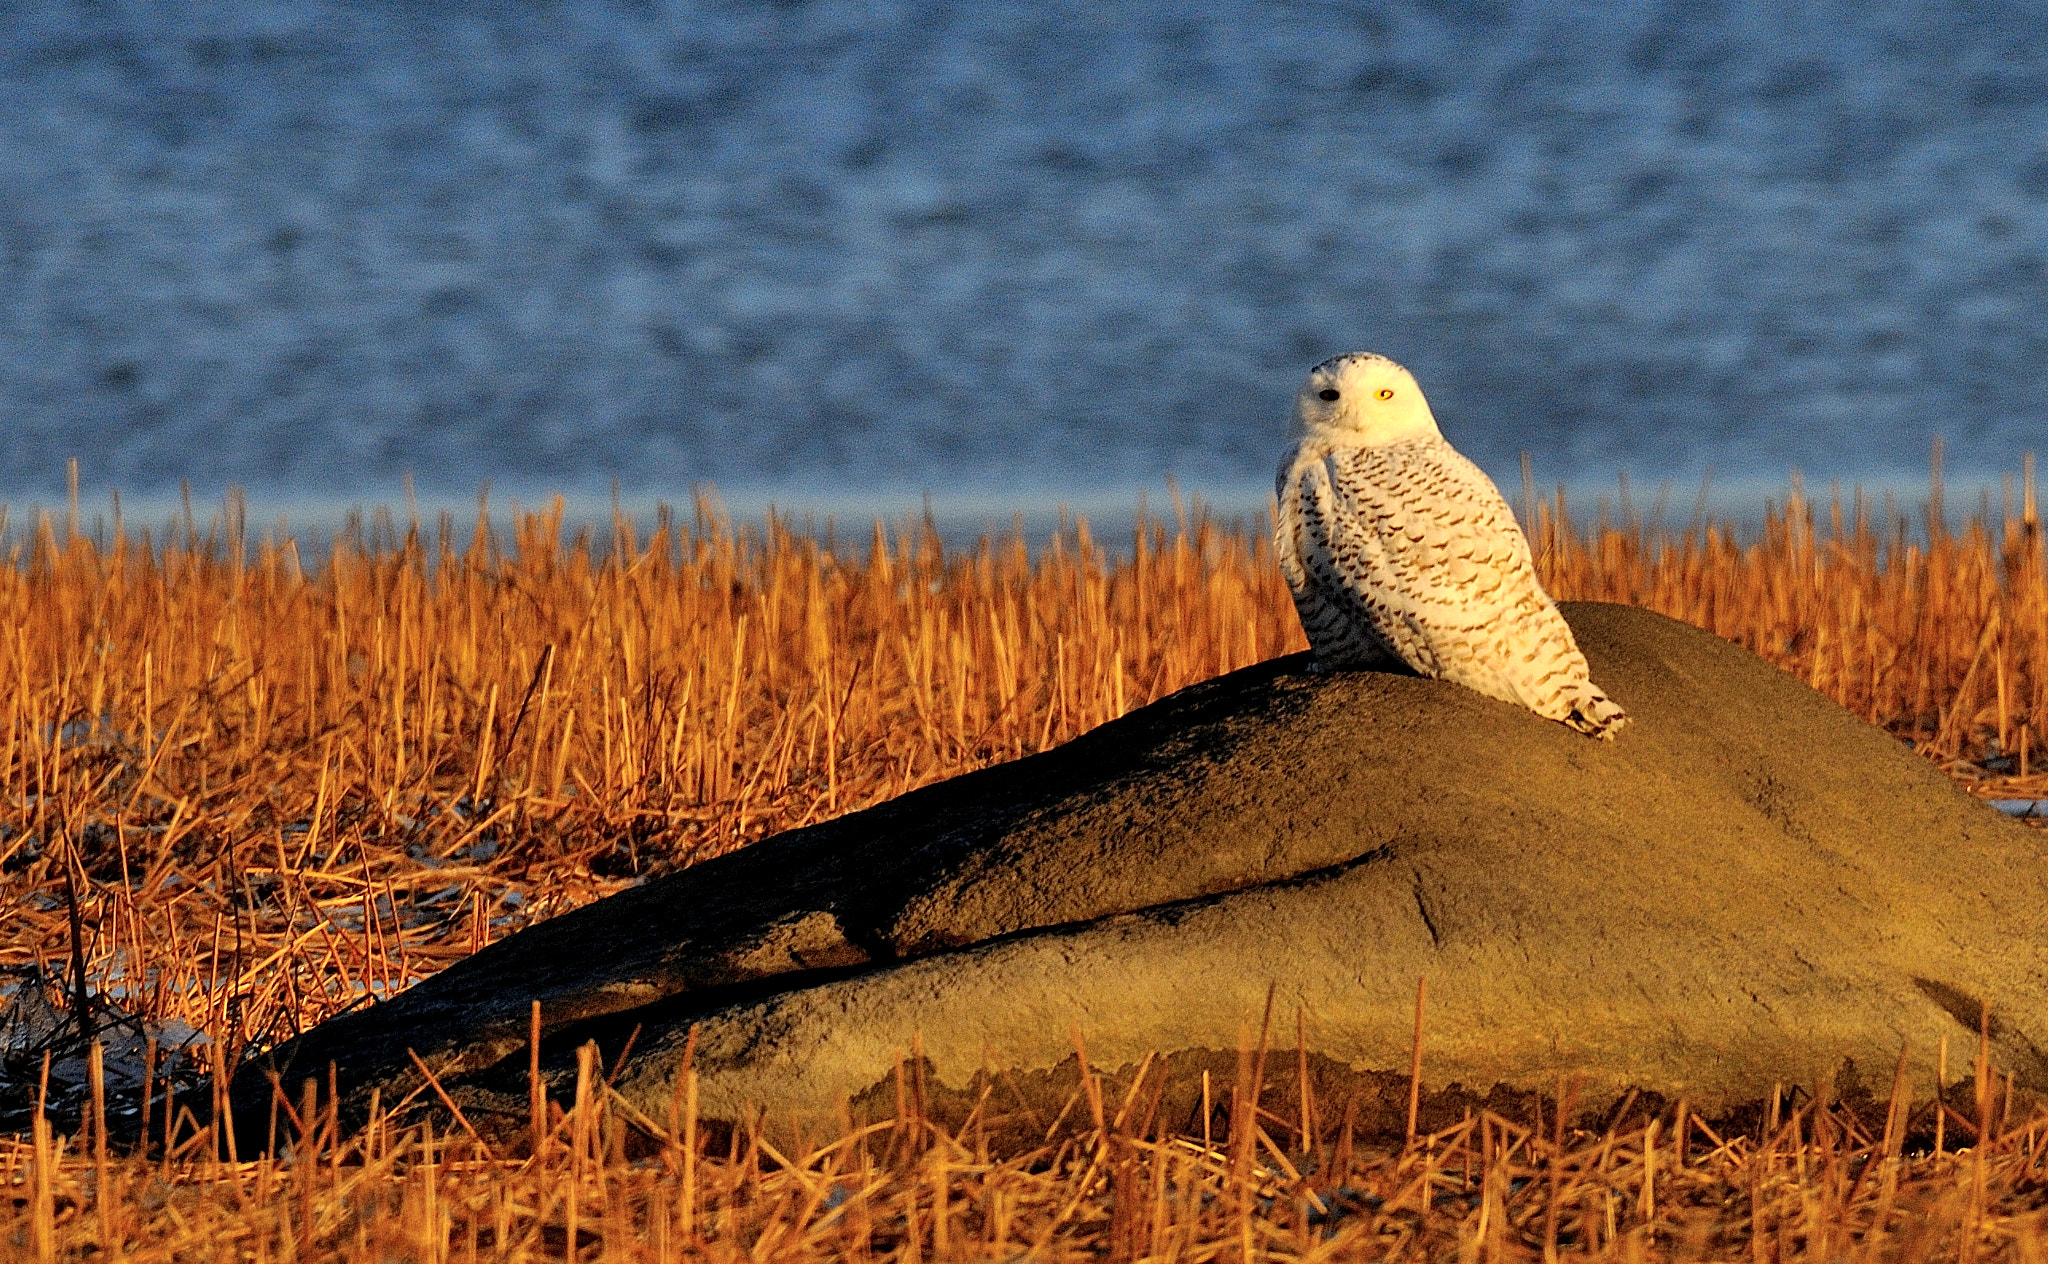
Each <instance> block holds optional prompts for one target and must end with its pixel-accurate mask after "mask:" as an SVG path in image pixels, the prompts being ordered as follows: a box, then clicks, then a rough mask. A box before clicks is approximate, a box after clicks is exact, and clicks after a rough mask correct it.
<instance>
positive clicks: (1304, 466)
mask: <svg viewBox="0 0 2048 1264" xmlns="http://www.w3.org/2000/svg"><path fill="white" fill-rule="evenodd" d="M1294 411H1295V421H1296V442H1295V445H1294V448H1293V450H1292V451H1290V452H1289V453H1288V454H1287V458H1286V460H1284V461H1282V462H1281V464H1280V476H1279V479H1278V483H1277V486H1276V489H1275V490H1276V492H1277V494H1278V496H1279V501H1280V503H1279V516H1278V517H1277V518H1276V519H1275V521H1274V529H1273V543H1274V547H1275V549H1276V550H1277V551H1278V553H1279V557H1280V569H1281V572H1282V574H1284V575H1285V576H1286V579H1287V586H1288V588H1289V589H1291V590H1292V591H1293V593H1294V608H1295V610H1296V611H1297V612H1298V613H1299V614H1300V615H1301V626H1302V629H1303V630H1304V631H1306V632H1307V633H1308V640H1309V644H1310V646H1312V647H1313V648H1314V650H1315V655H1316V659H1317V662H1318V663H1319V665H1321V666H1323V667H1326V668H1338V667H1368V666H1373V665H1385V664H1387V663H1388V662H1389V660H1390V659H1391V660H1399V661H1400V662H1403V663H1406V664H1407V665H1408V666H1409V667H1411V668H1413V669H1414V670H1415V671H1417V672H1419V673H1420V674H1422V675H1424V676H1433V677H1436V678H1437V679H1440V680H1449V681H1454V682H1456V683H1457V684H1461V685H1464V686H1465V687H1466V688H1468V689H1476V690H1478V691H1479V692H1480V693H1483V694H1486V695H1487V696H1489V697H1493V698H1499V699H1501V700H1502V701H1504V702H1513V703H1517V704H1519V705H1521V706H1525V707H1527V708H1529V709H1530V710H1531V711H1534V712H1535V713H1536V714H1537V715H1540V716H1543V717H1545V718H1547V719H1552V720H1558V721H1561V722H1563V723H1565V724H1568V725H1570V726H1571V727H1572V728H1575V729H1577V730H1579V731H1580V732H1581V733H1587V734H1591V735H1592V736H1594V737H1600V738H1609V739H1611V738H1612V737H1613V736H1614V734H1615V731H1616V730H1617V729H1619V728H1621V727H1622V726H1623V725H1624V724H1626V723H1628V715H1627V713H1626V712H1624V711H1623V710H1622V709H1621V708H1620V707H1619V706H1618V705H1616V704H1615V702H1614V701H1613V699H1611V698H1609V697H1608V696H1607V695H1606V694H1604V693H1602V692H1600V688H1599V686H1597V685H1595V684H1594V683H1593V682H1592V680H1591V679H1590V678H1589V677H1588V673H1587V668H1586V658H1585V655H1583V654H1581V653H1579V647H1578V643H1577V642H1576V641H1574V640H1573V639H1572V630H1571V628H1569V627H1568V626H1566V624H1565V621H1564V616H1563V615H1560V614H1559V613H1558V612H1557V607H1556V605H1554V604H1553V603H1552V602H1551V600H1550V596H1549V594H1547V593H1545V592H1544V591H1543V587H1542V585H1540V584H1538V583H1537V582H1536V567H1535V564H1534V562H1533V561H1532V560H1531V558H1530V556H1529V542H1528V540H1527V539H1526V538H1525V537H1524V536H1523V535H1522V529H1521V528H1520V527H1519V526H1517V525H1516V524H1515V517H1514V514H1513V513H1511V512H1510V511H1509V510H1508V505H1507V501H1505V500H1503V499H1502V498H1501V494H1500V489H1499V488H1497V487H1495V486H1494V485H1493V480H1491V479H1489V478H1487V477H1486V475H1485V474H1484V473H1483V472H1481V471H1480V469H1479V467H1478V466H1476V465H1474V464H1472V462H1470V461H1468V460H1466V459H1465V458H1464V457H1462V456H1460V455H1458V453H1457V451H1456V450H1455V449H1453V448H1452V447H1451V445H1450V444H1449V443H1448V442H1446V441H1445V440H1444V437H1443V435H1442V434H1441V433H1440V432H1439V431H1438V430H1437V427H1436V418H1435V417H1434V416H1433V415H1431V413H1430V411H1429V401H1428V400H1426V399H1424V398H1423V396H1422V388H1421V387H1419V386H1417V385H1416V384H1415V378H1414V377H1413V376H1412V375H1410V374H1409V372H1408V370H1406V369H1404V368H1402V367H1401V366H1400V365H1398V364H1396V363H1394V362H1393V361H1392V360H1389V359H1387V358H1386V357H1384V356H1377V355H1370V354H1367V353H1365V352H1356V353H1353V354H1351V355H1342V356H1337V357H1335V358H1333V359H1329V360H1325V361H1323V362H1322V363H1321V364H1318V365H1317V366H1316V367H1315V368H1313V369H1311V370H1309V375H1308V381H1307V382H1305V383H1303V384H1302V388H1301V394H1300V396H1299V397H1297V399H1296V400H1295V407H1294Z"/></svg>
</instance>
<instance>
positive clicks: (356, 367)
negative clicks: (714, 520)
mask: <svg viewBox="0 0 2048 1264" xmlns="http://www.w3.org/2000/svg"><path fill="white" fill-rule="evenodd" d="M2044 16H2048V10H2044V9H2043V7H2042V6H2040V5H2021V4H2015V5H2000V4H1976V5H1957V4H1942V5H1933V4H1925V5H1915V4H1897V5H1886V6H1871V5H1862V4H1858V5H1840V6H1826V5H1814V4H1792V5H1783V6H1774V5H1748V4H1745V5H1727V6H1716V5H1714V4H1711V3H1704V2H1702V0H1682V2H1680V3H1674V4H1668V5H1667V4H1635V5H1627V4H1612V5H1611V4H1601V5H1595V6H1587V7H1584V8H1580V7H1577V6H1568V5H1515V4H1508V3H1499V4H1490V3H1467V4H1446V5H1428V6H1421V5H1417V6H1412V7H1411V6H1406V5H1397V4H1389V3H1366V4H1357V5H1341V6H1340V5H1308V4H1297V5H1285V4H1264V3H1253V2H1246V0H1236V2H1227V3H1210V4H1190V5H1172V4H1133V5H1123V6H1111V7H1108V8H1104V7H1102V6H1097V5H1075V6H1057V5H1039V4H993V3H969V4H961V5H943V4H938V5H927V6H901V5H890V4H858V3H829V2H822V0H821V2H820V3H813V4H804V3H783V4H774V5H770V4H757V3H736V4H731V5H708V4H707V5H691V4H659V3H648V4H603V3H595V2H592V0H572V2H567V3H558V4H540V3H530V2H529V3H516V4H503V5H493V4H483V3H469V4H462V5H453V4H426V3H417V2H414V3H389V4H380V3H373V2H365V0H355V2H352V3H346V4H335V5H319V4H314V3H304V2H283V3H273V4H256V3H248V4H232V3H219V4H210V5H200V4H185V3H165V2H163V0H149V2H143V3H97V4H86V3H79V4H72V5H60V4H56V3H21V4H15V5H10V6H7V7H6V9H5V12H4V15H0V49H4V58H5V60H4V73H0V295H4V301H0V322H4V324H0V425H4V428H5V441H4V443H0V493H5V494H8V495H16V496H19V495H28V494H34V495H38V496H47V495H48V494H49V493H50V492H52V491H60V490H61V488H62V485H63V465H64V462H65V460H66V458H69V457H73V456H76V457H78V458H79V459H80V462H81V467H82V472H83V477H84V480H85V482H86V484H87V486H88V487H89V488H105V487H122V488H126V489H129V490H131V491H133V492H138V493H147V492H150V491H152V490H155V491H163V490H167V489H175V487H176V486H177V483H178V482H179V480H190V481H191V482H192V483H193V485H194V486H195V488H197V489H199V490H200V491H201V492H202V493H205V494H210V493H211V492H212V491H217V490H218V489H219V488H222V487H226V486H228V485H230V484H243V485H246V486H249V487H250V488H252V489H255V490H256V491H257V492H258V493H259V494H264V495H269V496H271V497H273V498H280V499H284V500H289V499H290V498H291V497H293V496H300V495H303V496H307V497H313V496H320V497H330V498H331V497H344V498H345V497H349V496H356V495H371V496H381V497H384V498H387V499H388V498H390V497H392V496H393V495H394V494H395V493H396V490H397V487H398V480H399V479H401V478H402V477H403V476H404V475H406V474H408V473H409V474H411V475H412V476H413V477H414V479H415V480H416V482H417V484H418V485H419V486H420V487H422V488H424V489H442V490H445V491H447V492H449V493H451V494H454V495H458V496H459V495H463V494H466V493H467V492H468V491H469V490H470V489H473V488H474V487H475V486H476V485H477V484H478V483H479V482H481V481H483V480H487V479H488V480H492V481H493V482H495V483H496V484H497V485H499V486H500V487H508V486H511V487H525V488H534V489H540V488H547V487H562V488H565V489H576V488H582V489H586V490H587V489H599V488H603V487H606V486H608V485H610V484H611V483H612V482H613V481H614V480H617V481H618V482H619V483H620V484H621V485H622V486H623V487H624V488H625V490H626V492H627V493H628V494H644V495H656V494H673V495H682V494H684V489H686V488H687V487H688V486H689V485H690V484H692V483H693V482H698V481H702V480H716V481H718V482H719V483H721V484H723V485H727V486H733V487H745V488H751V489H754V491H755V492H756V493H759V494H764V495H781V496H782V497H783V499H784V501H785V503H789V502H792V501H794V502H801V501H802V500H803V499H804V498H805V497H820V498H828V499H829V498H836V499H838V500H840V501H849V500H858V498H859V496H860V495H862V494H865V493H867V492H871V491H874V490H875V489H887V490H888V492H889V494H892V495H903V494H914V491H915V489H917V488H921V487H934V488H937V489H940V490H941V491H943V492H949V493H950V492H954V491H958V490H959V489H976V494H977V495H980V496H983V497H984V498H987V499H990V500H991V501H993V502H1000V501H1002V500H1003V499H1004V498H1006V497H1010V498H1018V499H1028V498H1030V497H1033V496H1037V497H1041V498H1042V497H1045V496H1048V495H1058V496H1074V497H1077V498H1078V497H1082V496H1084V495H1086V494H1108V495H1112V496H1113V495H1114V494H1116V493H1117V492H1118V491H1119V490H1120V489H1125V488H1137V487H1151V488H1154V489H1155V495H1156V489H1157V488H1158V486H1159V485H1160V481H1161V480H1162V479H1163V477H1164V476H1165V475H1168V474H1172V475H1175V476H1177V477H1178V478H1180V479H1181V480H1182V481H1183V482H1184V483H1186V484H1188V485H1193V486H1208V487H1220V488H1243V489H1253V490H1256V489H1258V488H1260V487H1262V486H1264V485H1265V482H1266V480H1267V478H1268V477H1269V471H1270V469H1271V466H1272V461H1273V459H1274V456H1275V454H1276V452H1277V450H1278V448H1279V446H1280V445H1281V443H1282V441H1283V437H1284V427H1285V409H1286V405H1287V401H1288V399H1289V397H1290V396H1291V394H1292V392H1293V390H1294V388H1295V386H1296V384H1297V382H1298V380H1299V378H1300V375H1301V374H1302V372H1303V371H1304V370H1305V368H1306V367H1307V366H1308V365H1309V364H1311V363H1313V362H1314V361H1316V360H1318V359H1320V358H1322V357H1324V356H1326V355H1328V354H1331V353H1333V352H1336V351H1341V350H1348V349H1352V348H1358V347H1366V348H1372V349H1377V350H1380V351H1383V352H1386V353H1388V354H1391V355H1394V356H1396V357H1397V358H1400V359H1402V360H1404V361H1405V362H1406V363H1408V364H1409V365H1410V366H1411V367H1412V368H1414V369H1415V371H1416V372H1417V374H1418V375H1419V376H1420V378H1421V379H1422V382H1423V384H1424V386H1425V388H1426V389H1427V390H1428V391H1429V393H1430V395H1431V398H1432V400H1433V401H1434V402H1435V404H1436V409H1437V413H1438V416H1439V417H1440V419H1441V420H1442V421H1443V423H1444V427H1445V430H1446V432H1447V433H1449V434H1450V435H1451V437H1452V438H1453V440H1454V441H1455V442H1457V443H1458V444H1459V445H1460V446H1461V447H1462V448H1463V449H1465V450H1466V451H1467V452H1469V453H1470V454H1472V455H1473V456H1474V457H1475V458H1477V459H1479V460H1480V461H1481V462H1482V463H1483V464H1485V465H1487V466H1488V467H1489V468H1491V469H1493V470H1494V471H1495V472H1496V474H1497V476H1500V477H1502V479H1503V481H1504V482H1505V481H1508V480H1509V479H1513V478H1515V477H1516V474H1515V464H1516V458H1517V454H1519V453H1520V452H1522V451H1525V450H1526V451H1528V452H1529V453H1530V454H1531V456H1532V459H1533V460H1534V462H1535V465H1536V469H1537V471H1538V474H1539V477H1540V478H1541V479H1543V480H1544V481H1546V482H1548V481H1551V480H1555V479H1561V478H1569V479H1584V480H1589V481H1594V482H1600V483H1608V484H1610V485H1611V480H1612V479H1613V477H1614V474H1615V471H1617V470H1620V469H1624V468H1625V469H1627V470H1629V471H1630V472H1631V473H1633V474H1634V475H1635V476H1636V477H1637V479H1638V481H1639V484H1641V483H1654V481H1655V480H1657V479H1659V478H1662V477H1665V476H1670V477H1673V478H1676V479H1678V480H1680V481H1681V483H1682V484H1684V485H1685V486H1683V487H1682V488H1681V491H1680V493H1679V496H1680V499H1686V498H1688V497H1689V496H1690V494H1691V492H1690V488H1691V486H1692V485H1694V484H1696V480H1697V479H1698V478H1699V477H1700V475H1701V473H1702V472H1703V471H1704V470H1705V469H1706V468H1707V467H1709V466H1712V467H1713V468H1714V469H1715V471H1716V473H1717V477H1720V478H1723V479H1740V478H1743V477H1751V478H1767V479H1775V478H1778V477H1780V476H1782V475H1783V473H1784V472H1785V471H1786V470H1788V469H1789V468H1791V467H1795V466H1796V467H1799V468H1801V469H1803V470H1804V471H1805V472H1806V473H1807V474H1808V476H1809V478H1810V479H1811V480H1814V481H1816V482H1819V481H1823V480H1826V479H1830V478H1845V479H1853V478H1868V479H1883V478H1887V477H1895V476H1898V475H1900V474H1901V473H1902V472H1909V471H1915V470H1920V469H1923V468H1924V466H1925V462H1926V453H1927V445H1928V443H1929V441H1930V439H1931V438H1932V437H1933V436H1934V435H1935V434H1936V433H1939V434H1942V435H1944V436H1945V438H1946V441H1947V445H1948V454H1949V461H1950V465H1951V468H1954V469H1958V470H1965V471H1967V470H1970V469H1980V470H1992V469H2009V468H2012V467H2013V465H2014V464H2015V463H2016V460H2017V453H2018V452H2019V451H2020V450H2022V449H2024V448H2028V447H2034V446H2038V445H2039V443H2040V439H2041V436H2042V435H2043V422H2044V419H2048V375H2044V372H2043V367H2042V366H2043V364H2044V363H2048V20H2044Z"/></svg>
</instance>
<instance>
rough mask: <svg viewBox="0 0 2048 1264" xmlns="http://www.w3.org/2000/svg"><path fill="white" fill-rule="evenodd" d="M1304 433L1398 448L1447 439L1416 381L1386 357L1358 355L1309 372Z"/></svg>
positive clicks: (1300, 411) (1299, 407) (1300, 417)
mask: <svg viewBox="0 0 2048 1264" xmlns="http://www.w3.org/2000/svg"><path fill="white" fill-rule="evenodd" d="M1294 418H1295V423H1296V424H1297V425H1298V426H1299V427H1300V429H1301V431H1302V433H1304V434H1308V435H1322V436H1327V437H1329V438H1333V439H1334V438H1341V439H1344V440H1346V441H1348V442H1351V443H1367V444H1380V443H1393V442H1395V441H1396V440H1400V439H1410V438H1414V437H1416V436H1417V435H1434V434H1440V433H1442V432H1441V431H1439V430H1438V429H1437V428H1436V417H1435V416H1434V415H1433V414H1432V413H1431V412H1430V411H1429V401H1428V400H1427V399H1424V398H1423V396H1422V388H1421V387H1420V386H1417V385H1416V384H1415V375H1414V374H1412V373H1410V372H1409V371H1408V370H1406V369H1404V368H1402V367H1401V366H1400V365H1398V364H1395V363H1394V362H1393V361H1392V360H1389V359H1387V358H1386V357H1385V356H1382V355H1374V354H1372V353H1371V352H1370V351H1354V352H1352V353H1350V354H1349V355H1340V356H1332V357H1330V358H1329V359H1327V360H1325V361H1323V362H1322V363H1321V364H1318V365H1317V366H1316V367H1314V368H1313V369H1310V370H1309V371H1308V380H1307V381H1305V382H1303V383H1302V384H1301V394H1299V395H1297V396H1295V399H1294Z"/></svg>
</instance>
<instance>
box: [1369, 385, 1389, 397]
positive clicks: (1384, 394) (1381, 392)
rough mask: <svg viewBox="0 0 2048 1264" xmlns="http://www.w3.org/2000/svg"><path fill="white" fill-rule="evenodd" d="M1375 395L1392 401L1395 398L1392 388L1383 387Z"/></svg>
mask: <svg viewBox="0 0 2048 1264" xmlns="http://www.w3.org/2000/svg"><path fill="white" fill-rule="evenodd" d="M1373 394H1375V395H1377V396H1379V397H1380V398H1381V399H1392V398H1394V388H1393V387H1391V386H1382V387H1380V388H1379V389H1378V390H1376V391H1374V392H1373Z"/></svg>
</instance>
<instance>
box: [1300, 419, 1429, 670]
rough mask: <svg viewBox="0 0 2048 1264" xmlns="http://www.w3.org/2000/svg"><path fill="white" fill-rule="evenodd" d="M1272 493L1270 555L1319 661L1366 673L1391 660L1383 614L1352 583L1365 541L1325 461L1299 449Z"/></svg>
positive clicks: (1393, 658) (1314, 452) (1319, 453)
mask: <svg viewBox="0 0 2048 1264" xmlns="http://www.w3.org/2000/svg"><path fill="white" fill-rule="evenodd" d="M1274 494H1275V497H1276V502H1275V514H1274V518H1273V551H1274V553H1275V555H1276V557H1277V558H1278V560H1279V563H1280V574H1281V577H1282V578H1284V579H1285V580H1286V581H1287V588H1288V591H1289V592H1291V593H1292V594H1293V596H1294V608H1295V612H1296V613H1297V614H1299V615H1300V616H1301V628H1302V631H1304V632H1306V633H1307V634H1308V641H1309V644H1310V645H1311V646H1313V647H1314V648H1315V653H1316V658H1317V660H1318V662H1320V663H1321V664H1323V665H1324V666H1328V667H1372V666H1381V665H1389V664H1392V663H1393V662H1395V661H1397V660H1398V658H1399V655H1397V654H1395V652H1394V651H1393V649H1392V647H1390V646H1389V645H1388V644H1387V643H1386V642H1385V641H1384V640H1383V639H1382V638H1381V636H1380V634H1379V631H1378V629H1379V626H1380V625H1381V624H1382V623H1383V622H1384V621H1385V617H1386V616H1385V612H1384V611H1382V610H1380V609H1377V608H1376V607H1375V605H1374V603H1373V601H1372V599H1371V593H1370V592H1369V590H1368V589H1367V588H1366V587H1365V586H1364V585H1361V584H1359V583H1357V582H1356V579H1357V577H1358V576H1359V575H1360V574H1361V573H1362V569H1363V567H1362V558H1363V555H1364V551H1365V550H1366V549H1367V548H1368V547H1369V546H1370V544H1371V541H1370V540H1369V539H1368V538H1367V537H1366V535H1365V534H1363V533H1362V532H1361V531H1360V529H1359V524H1358V523H1357V522H1356V521H1355V520H1354V519H1353V518H1352V516H1351V515H1349V514H1348V513H1346V512H1344V511H1343V509H1342V508H1341V507H1340V503H1339V498H1338V494H1337V491H1336V489H1335V488H1334V486H1333V485H1332V481H1331V472H1330V459H1329V456H1328V454H1327V453H1326V452H1323V451H1319V450H1311V449H1308V448H1307V447H1306V446H1304V447H1303V448H1301V449H1297V450H1296V451H1295V452H1294V453H1293V454H1291V455H1290V457H1289V459H1288V460H1287V461H1285V462H1283V463H1282V464H1281V466H1280V474H1279V477H1278V479H1277V480H1275V485H1274Z"/></svg>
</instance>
